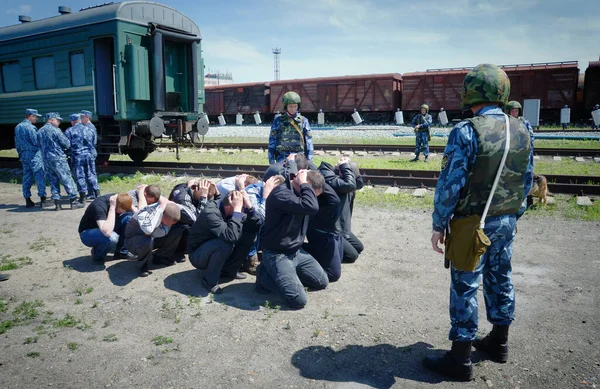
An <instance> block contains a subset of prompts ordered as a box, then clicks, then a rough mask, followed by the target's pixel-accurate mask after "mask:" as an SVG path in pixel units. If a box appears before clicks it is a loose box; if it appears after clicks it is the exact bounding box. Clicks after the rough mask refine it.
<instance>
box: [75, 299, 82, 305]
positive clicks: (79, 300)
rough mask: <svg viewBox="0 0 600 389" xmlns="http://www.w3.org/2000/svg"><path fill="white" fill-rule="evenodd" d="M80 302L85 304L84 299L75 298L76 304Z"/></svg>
mask: <svg viewBox="0 0 600 389" xmlns="http://www.w3.org/2000/svg"><path fill="white" fill-rule="evenodd" d="M79 304H83V300H82V299H76V300H75V305H79Z"/></svg>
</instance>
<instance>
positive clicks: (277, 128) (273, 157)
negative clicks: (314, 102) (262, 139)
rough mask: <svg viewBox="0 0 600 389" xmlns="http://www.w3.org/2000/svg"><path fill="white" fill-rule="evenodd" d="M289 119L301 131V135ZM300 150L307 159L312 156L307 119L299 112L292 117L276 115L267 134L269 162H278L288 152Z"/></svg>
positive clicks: (298, 151)
mask: <svg viewBox="0 0 600 389" xmlns="http://www.w3.org/2000/svg"><path fill="white" fill-rule="evenodd" d="M291 121H294V123H295V124H296V126H297V127H298V129H299V130H300V131H302V136H300V134H299V133H298V130H296V128H295V127H294V126H293V125H292V123H291ZM302 152H303V153H304V154H305V155H306V158H307V159H309V160H310V159H312V158H313V154H314V147H313V141H312V134H311V131H310V125H309V124H308V119H306V118H305V117H304V116H302V115H299V114H296V115H294V117H293V118H292V117H289V116H288V115H281V116H279V117H276V118H275V120H273V125H272V126H271V135H270V136H269V162H271V163H274V162H279V161H281V160H283V159H285V158H286V157H287V156H288V155H289V154H292V153H302Z"/></svg>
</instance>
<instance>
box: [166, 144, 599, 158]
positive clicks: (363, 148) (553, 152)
mask: <svg viewBox="0 0 600 389" xmlns="http://www.w3.org/2000/svg"><path fill="white" fill-rule="evenodd" d="M158 145H159V147H169V148H173V147H175V144H174V143H166V142H165V143H158ZM185 147H200V145H190V146H184V148H185ZM202 147H205V148H209V149H248V150H256V149H265V148H266V147H267V145H266V144H264V143H249V142H247V143H216V142H204V143H203V145H202ZM444 148H445V146H429V150H430V151H431V152H432V153H439V154H441V153H443V152H444ZM315 150H323V151H334V150H336V151H340V152H341V151H352V152H354V153H356V152H382V153H385V152H400V153H409V152H414V151H415V146H411V145H369V144H364V145H363V144H360V145H357V144H354V145H350V144H348V145H344V144H329V143H320V144H316V145H315ZM535 154H536V155H540V156H557V157H600V149H561V148H554V147H546V148H541V147H540V148H536V149H535Z"/></svg>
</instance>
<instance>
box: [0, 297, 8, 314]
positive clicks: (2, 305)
mask: <svg viewBox="0 0 600 389" xmlns="http://www.w3.org/2000/svg"><path fill="white" fill-rule="evenodd" d="M7 309H8V302H6V300H4V299H3V298H1V297H0V313H4V312H6V310H7Z"/></svg>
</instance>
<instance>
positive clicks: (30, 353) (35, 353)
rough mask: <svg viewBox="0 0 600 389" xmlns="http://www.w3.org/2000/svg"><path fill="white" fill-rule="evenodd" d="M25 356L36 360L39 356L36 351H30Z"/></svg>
mask: <svg viewBox="0 0 600 389" xmlns="http://www.w3.org/2000/svg"><path fill="white" fill-rule="evenodd" d="M27 356H28V357H29V358H38V357H39V356H40V353H39V352H37V351H32V352H29V353H27Z"/></svg>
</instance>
